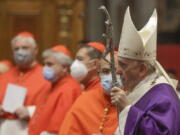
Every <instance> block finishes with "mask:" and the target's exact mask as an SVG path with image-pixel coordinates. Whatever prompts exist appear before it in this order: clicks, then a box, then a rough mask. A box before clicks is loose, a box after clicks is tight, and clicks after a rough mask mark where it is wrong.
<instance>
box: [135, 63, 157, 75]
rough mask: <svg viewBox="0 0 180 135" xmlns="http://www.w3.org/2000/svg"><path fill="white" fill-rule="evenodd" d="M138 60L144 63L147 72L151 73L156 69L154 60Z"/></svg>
mask: <svg viewBox="0 0 180 135" xmlns="http://www.w3.org/2000/svg"><path fill="white" fill-rule="evenodd" d="M138 62H141V63H144V64H146V66H147V72H148V73H153V72H155V71H156V68H155V63H154V61H138Z"/></svg>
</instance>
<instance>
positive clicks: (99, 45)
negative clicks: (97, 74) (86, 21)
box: [87, 42, 105, 52]
mask: <svg viewBox="0 0 180 135" xmlns="http://www.w3.org/2000/svg"><path fill="white" fill-rule="evenodd" d="M87 45H88V46H91V47H93V48H95V49H97V50H98V51H100V52H104V50H105V46H104V45H103V44H102V43H100V42H89V43H87Z"/></svg>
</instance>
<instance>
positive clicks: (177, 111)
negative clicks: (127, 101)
mask: <svg viewBox="0 0 180 135" xmlns="http://www.w3.org/2000/svg"><path fill="white" fill-rule="evenodd" d="M124 135H180V100H179V99H178V97H177V95H176V93H175V91H174V89H173V88H172V87H171V86H170V85H168V84H165V83H161V84H158V85H155V86H154V87H152V88H151V90H149V91H148V92H147V93H146V94H145V95H144V96H143V97H142V98H141V99H140V100H139V101H138V102H137V103H136V104H134V105H133V106H131V108H130V110H129V112H128V117H127V120H126V125H125V131H124Z"/></svg>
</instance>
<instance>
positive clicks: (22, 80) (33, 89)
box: [0, 65, 51, 106]
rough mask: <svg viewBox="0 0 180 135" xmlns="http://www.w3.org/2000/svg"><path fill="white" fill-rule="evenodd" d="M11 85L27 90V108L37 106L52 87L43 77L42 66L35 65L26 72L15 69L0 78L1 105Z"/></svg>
mask: <svg viewBox="0 0 180 135" xmlns="http://www.w3.org/2000/svg"><path fill="white" fill-rule="evenodd" d="M9 83H11V84H15V85H19V86H22V87H25V88H27V95H26V99H25V103H24V105H25V106H31V105H37V103H38V102H39V100H40V99H41V96H42V94H43V93H44V92H45V91H47V90H48V89H50V86H51V85H50V83H49V82H48V81H46V80H45V79H44V77H43V76H42V66H40V65H35V66H34V67H32V68H31V69H28V70H24V71H22V70H20V69H19V68H17V67H13V68H11V69H10V70H9V71H8V72H6V73H4V74H3V75H1V76H0V104H2V102H3V99H4V96H5V93H6V89H7V86H8V84H9Z"/></svg>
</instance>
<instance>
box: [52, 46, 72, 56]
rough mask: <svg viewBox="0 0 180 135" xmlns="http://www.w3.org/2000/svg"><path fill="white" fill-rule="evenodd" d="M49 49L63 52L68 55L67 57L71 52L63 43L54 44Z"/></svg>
mask: <svg viewBox="0 0 180 135" xmlns="http://www.w3.org/2000/svg"><path fill="white" fill-rule="evenodd" d="M51 50H53V51H56V52H60V53H63V54H65V55H67V56H69V57H71V56H72V55H71V52H70V51H69V50H68V49H67V47H66V46H64V45H56V46H54V47H53V48H51Z"/></svg>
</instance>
